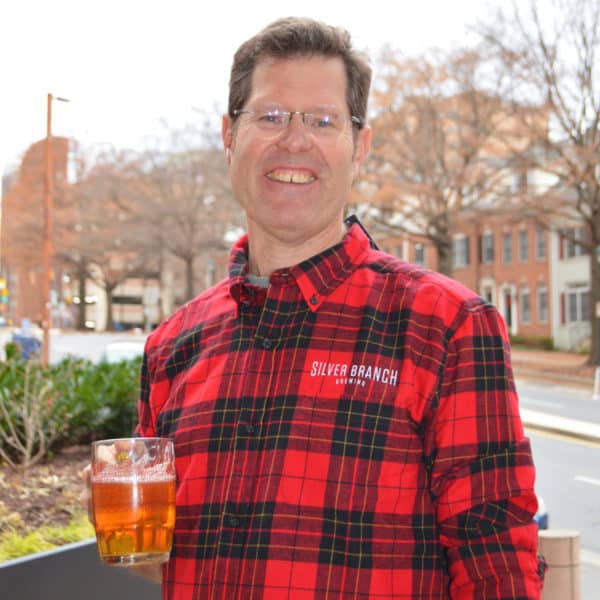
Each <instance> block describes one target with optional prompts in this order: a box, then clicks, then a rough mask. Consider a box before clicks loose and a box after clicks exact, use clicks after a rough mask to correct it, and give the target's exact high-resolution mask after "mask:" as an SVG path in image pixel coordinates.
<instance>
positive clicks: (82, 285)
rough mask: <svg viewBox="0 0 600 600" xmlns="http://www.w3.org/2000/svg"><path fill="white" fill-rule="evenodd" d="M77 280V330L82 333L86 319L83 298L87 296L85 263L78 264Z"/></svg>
mask: <svg viewBox="0 0 600 600" xmlns="http://www.w3.org/2000/svg"><path fill="white" fill-rule="evenodd" d="M77 279H78V286H77V287H78V291H77V293H78V294H79V304H78V305H77V329H78V330H79V331H84V330H85V329H86V326H85V322H86V321H87V318H86V314H85V313H86V303H85V297H86V294H87V269H86V265H85V262H81V263H79V265H78V266H77Z"/></svg>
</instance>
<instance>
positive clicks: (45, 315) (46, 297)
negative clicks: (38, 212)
mask: <svg viewBox="0 0 600 600" xmlns="http://www.w3.org/2000/svg"><path fill="white" fill-rule="evenodd" d="M54 99H55V98H54V97H53V96H52V94H48V104H47V108H46V177H45V186H44V244H43V249H42V254H43V265H44V278H43V285H42V303H43V307H42V331H43V336H44V337H43V344H42V364H43V365H44V366H45V367H47V366H48V365H49V364H50V327H51V325H52V312H51V309H52V307H51V303H52V302H51V297H50V289H51V286H50V281H51V279H52V235H53V227H52V212H53V208H54V206H53V201H54V148H53V145H52V100H54ZM56 100H59V101H60V102H68V100H67V99H66V98H58V97H57V98H56Z"/></svg>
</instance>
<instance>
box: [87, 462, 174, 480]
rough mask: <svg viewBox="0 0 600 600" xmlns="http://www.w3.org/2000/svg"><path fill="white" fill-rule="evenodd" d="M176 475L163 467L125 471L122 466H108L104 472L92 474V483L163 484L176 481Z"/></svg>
mask: <svg viewBox="0 0 600 600" xmlns="http://www.w3.org/2000/svg"><path fill="white" fill-rule="evenodd" d="M174 480H175V473H169V471H167V469H166V468H165V467H164V466H163V465H156V466H154V467H150V468H145V469H136V468H135V467H134V470H133V471H132V470H131V468H128V469H123V467H122V466H120V465H107V466H106V467H105V468H104V469H102V471H100V472H98V473H95V474H94V473H93V474H92V483H128V484H131V483H139V482H142V483H163V482H165V481H174Z"/></svg>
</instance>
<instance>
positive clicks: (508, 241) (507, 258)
mask: <svg viewBox="0 0 600 600" xmlns="http://www.w3.org/2000/svg"><path fill="white" fill-rule="evenodd" d="M502 262H503V263H506V264H508V263H511V262H512V233H510V232H508V233H504V234H503V235H502Z"/></svg>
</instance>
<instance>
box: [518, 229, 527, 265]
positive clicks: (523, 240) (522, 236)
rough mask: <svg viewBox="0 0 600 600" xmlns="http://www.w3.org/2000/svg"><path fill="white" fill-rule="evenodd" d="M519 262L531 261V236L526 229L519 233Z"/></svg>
mask: <svg viewBox="0 0 600 600" xmlns="http://www.w3.org/2000/svg"><path fill="white" fill-rule="evenodd" d="M519 260H520V261H521V262H527V261H528V260H529V235H528V232H527V230H525V229H522V230H521V231H519Z"/></svg>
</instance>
